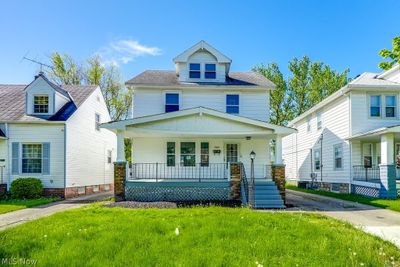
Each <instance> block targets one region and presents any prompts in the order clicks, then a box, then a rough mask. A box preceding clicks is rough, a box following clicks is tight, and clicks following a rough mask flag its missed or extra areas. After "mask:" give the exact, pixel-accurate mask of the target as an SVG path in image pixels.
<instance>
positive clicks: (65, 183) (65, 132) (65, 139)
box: [64, 123, 67, 192]
mask: <svg viewBox="0 0 400 267" xmlns="http://www.w3.org/2000/svg"><path fill="white" fill-rule="evenodd" d="M66 189H67V123H64V192H65V190H66Z"/></svg>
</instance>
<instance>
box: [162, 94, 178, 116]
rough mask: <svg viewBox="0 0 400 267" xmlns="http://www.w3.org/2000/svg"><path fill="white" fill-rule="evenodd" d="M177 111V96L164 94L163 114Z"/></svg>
mask: <svg viewBox="0 0 400 267" xmlns="http://www.w3.org/2000/svg"><path fill="white" fill-rule="evenodd" d="M177 110H179V94H178V93H166V94H165V112H172V111H177Z"/></svg>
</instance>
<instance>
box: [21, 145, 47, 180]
mask: <svg viewBox="0 0 400 267" xmlns="http://www.w3.org/2000/svg"><path fill="white" fill-rule="evenodd" d="M22 173H42V144H22Z"/></svg>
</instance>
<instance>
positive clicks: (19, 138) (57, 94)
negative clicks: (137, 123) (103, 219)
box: [0, 73, 116, 197]
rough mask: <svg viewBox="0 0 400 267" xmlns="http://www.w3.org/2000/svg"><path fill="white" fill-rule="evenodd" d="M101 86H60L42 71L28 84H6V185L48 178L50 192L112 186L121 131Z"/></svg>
mask: <svg viewBox="0 0 400 267" xmlns="http://www.w3.org/2000/svg"><path fill="white" fill-rule="evenodd" d="M107 121H110V115H109V112H108V110H107V107H106V104H105V101H104V98H103V95H102V92H101V90H100V88H99V87H98V86H79V85H63V86H60V85H57V84H55V83H53V82H51V81H49V80H48V79H47V78H46V76H45V75H44V74H43V73H39V74H38V75H37V76H36V77H35V79H34V81H32V82H31V83H30V84H28V85H7V84H0V184H3V185H7V187H8V188H9V187H10V185H11V183H12V181H13V180H15V179H17V178H24V177H33V178H38V179H40V180H41V181H42V184H43V187H44V194H45V195H58V196H61V197H74V196H78V195H84V194H91V193H95V192H100V191H107V190H111V189H112V185H113V162H114V160H115V156H116V136H115V134H114V133H112V132H110V131H107V130H104V129H100V124H101V123H103V122H107Z"/></svg>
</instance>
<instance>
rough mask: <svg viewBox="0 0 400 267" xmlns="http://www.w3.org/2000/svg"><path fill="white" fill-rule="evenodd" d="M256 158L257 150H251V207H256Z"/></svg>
mask: <svg viewBox="0 0 400 267" xmlns="http://www.w3.org/2000/svg"><path fill="white" fill-rule="evenodd" d="M255 158H256V152H254V151H251V152H250V160H251V167H250V179H251V181H250V182H251V190H250V192H251V195H250V200H251V203H250V205H251V207H252V208H254V204H255V203H254V202H255V197H254V159H255Z"/></svg>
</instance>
